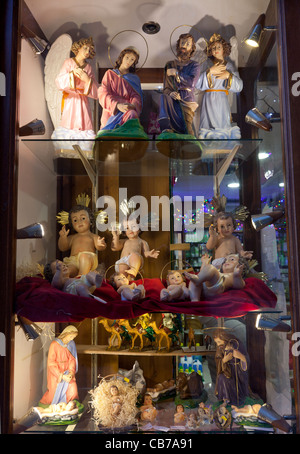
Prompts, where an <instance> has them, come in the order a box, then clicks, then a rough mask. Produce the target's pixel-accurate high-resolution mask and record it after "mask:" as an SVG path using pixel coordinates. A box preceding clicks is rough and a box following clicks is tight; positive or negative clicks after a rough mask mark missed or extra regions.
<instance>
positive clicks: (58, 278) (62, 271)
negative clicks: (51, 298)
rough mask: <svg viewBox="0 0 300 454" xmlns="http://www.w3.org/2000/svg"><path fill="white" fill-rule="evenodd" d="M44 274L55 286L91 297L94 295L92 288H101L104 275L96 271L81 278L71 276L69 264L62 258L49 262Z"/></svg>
mask: <svg viewBox="0 0 300 454" xmlns="http://www.w3.org/2000/svg"><path fill="white" fill-rule="evenodd" d="M44 274H45V278H46V279H47V280H48V281H49V282H50V283H51V285H52V286H53V287H55V288H57V289H59V290H62V291H63V292H66V293H70V294H72V295H78V296H86V297H90V296H92V294H91V292H90V289H91V288H92V287H96V288H99V287H101V284H102V276H101V275H100V274H99V273H97V272H95V271H91V272H89V273H87V274H83V275H82V276H80V278H72V277H70V269H69V267H68V265H66V264H65V263H63V262H61V261H60V260H54V261H53V262H51V263H48V264H47V265H46V266H45V269H44Z"/></svg>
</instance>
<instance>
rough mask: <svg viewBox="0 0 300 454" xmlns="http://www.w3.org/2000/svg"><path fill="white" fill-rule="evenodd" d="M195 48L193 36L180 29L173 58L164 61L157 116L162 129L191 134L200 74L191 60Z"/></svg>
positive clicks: (163, 130)
mask: <svg viewBox="0 0 300 454" xmlns="http://www.w3.org/2000/svg"><path fill="white" fill-rule="evenodd" d="M195 50H196V45H195V41H194V38H193V36H192V35H191V34H189V33H184V34H182V35H180V37H179V39H178V40H177V43H176V52H177V59H175V60H172V61H168V62H167V64H166V65H165V69H164V89H163V94H162V95H161V99H160V112H159V118H158V121H159V125H160V129H161V131H162V133H164V132H175V133H178V134H189V135H192V136H194V130H193V118H194V112H195V110H196V109H197V107H198V104H197V102H196V101H195V94H194V91H195V84H196V82H197V80H198V78H199V74H200V65H199V63H198V62H196V61H193V60H191V57H192V55H193V54H194V52H195Z"/></svg>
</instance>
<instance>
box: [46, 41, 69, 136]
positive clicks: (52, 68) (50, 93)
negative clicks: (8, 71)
mask: <svg viewBox="0 0 300 454" xmlns="http://www.w3.org/2000/svg"><path fill="white" fill-rule="evenodd" d="M71 47H72V38H71V36H70V35H67V34H63V35H61V36H59V37H58V38H57V39H56V40H55V41H54V43H53V44H52V46H51V49H50V50H49V52H48V54H47V57H46V60H45V69H44V80H45V98H46V102H47V106H48V110H49V114H50V117H51V120H52V123H53V126H54V129H56V128H57V127H58V126H59V124H60V118H61V100H62V92H60V91H59V90H58V88H57V86H56V83H55V79H56V77H57V75H58V74H59V71H60V69H61V67H62V65H63V63H64V61H65V60H66V59H67V58H69V57H70V49H71Z"/></svg>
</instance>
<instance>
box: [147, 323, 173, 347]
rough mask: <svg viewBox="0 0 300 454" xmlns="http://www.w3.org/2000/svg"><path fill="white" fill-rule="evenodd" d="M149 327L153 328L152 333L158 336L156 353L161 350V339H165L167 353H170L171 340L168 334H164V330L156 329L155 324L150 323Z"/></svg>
mask: <svg viewBox="0 0 300 454" xmlns="http://www.w3.org/2000/svg"><path fill="white" fill-rule="evenodd" d="M149 326H151V327H152V328H153V331H154V332H155V334H156V335H157V336H158V349H157V350H158V351H160V350H161V343H162V340H163V339H166V341H167V351H168V352H169V351H170V347H171V338H170V337H169V334H168V333H167V332H166V330H165V329H164V328H158V327H157V325H156V322H151V323H149Z"/></svg>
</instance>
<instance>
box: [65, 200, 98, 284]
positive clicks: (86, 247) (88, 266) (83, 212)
mask: <svg viewBox="0 0 300 454" xmlns="http://www.w3.org/2000/svg"><path fill="white" fill-rule="evenodd" d="M69 217H70V220H71V224H72V227H73V229H74V230H75V232H76V233H75V234H72V235H69V232H70V230H69V229H68V230H67V229H66V227H65V225H64V226H63V227H62V229H61V230H60V232H59V240H58V248H59V250H60V251H62V252H65V251H68V250H71V255H70V257H65V258H64V259H63V261H64V263H66V264H67V265H68V266H69V269H70V276H71V277H75V276H78V275H81V274H87V273H89V271H94V270H95V269H96V268H97V266H98V257H97V254H96V251H103V250H104V249H105V248H106V243H105V239H104V238H101V237H100V236H98V235H96V234H95V233H92V232H91V228H92V226H93V221H94V219H93V213H92V211H91V210H90V209H89V208H88V207H85V206H83V205H76V206H75V207H73V208H72V209H71V210H70V212H69Z"/></svg>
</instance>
